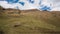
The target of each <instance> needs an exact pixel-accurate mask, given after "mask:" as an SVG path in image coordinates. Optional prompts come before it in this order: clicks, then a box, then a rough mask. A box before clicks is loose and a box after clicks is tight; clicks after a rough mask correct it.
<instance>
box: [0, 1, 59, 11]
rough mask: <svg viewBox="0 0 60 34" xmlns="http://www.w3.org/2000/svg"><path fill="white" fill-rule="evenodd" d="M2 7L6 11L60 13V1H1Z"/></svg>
mask: <svg viewBox="0 0 60 34" xmlns="http://www.w3.org/2000/svg"><path fill="white" fill-rule="evenodd" d="M0 6H2V7H3V8H6V9H8V8H12V9H19V10H30V9H38V10H47V11H60V0H0Z"/></svg>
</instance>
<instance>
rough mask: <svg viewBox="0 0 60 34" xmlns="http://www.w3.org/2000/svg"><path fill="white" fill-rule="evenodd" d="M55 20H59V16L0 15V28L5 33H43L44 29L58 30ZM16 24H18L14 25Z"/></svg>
mask: <svg viewBox="0 0 60 34" xmlns="http://www.w3.org/2000/svg"><path fill="white" fill-rule="evenodd" d="M57 22H58V23H59V22H60V21H59V18H58V19H57V18H56V17H55V18H54V17H49V18H48V19H45V18H43V17H42V16H40V15H38V14H36V15H35V14H33V15H31V14H27V15H21V16H20V17H0V30H3V32H4V33H5V34H45V33H44V32H46V31H47V32H50V31H51V32H52V31H60V29H59V28H60V27H59V25H58V24H57ZM16 24H18V25H19V26H17V27H14V25H16ZM47 32H46V33H47ZM47 34H48V33H47Z"/></svg>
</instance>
